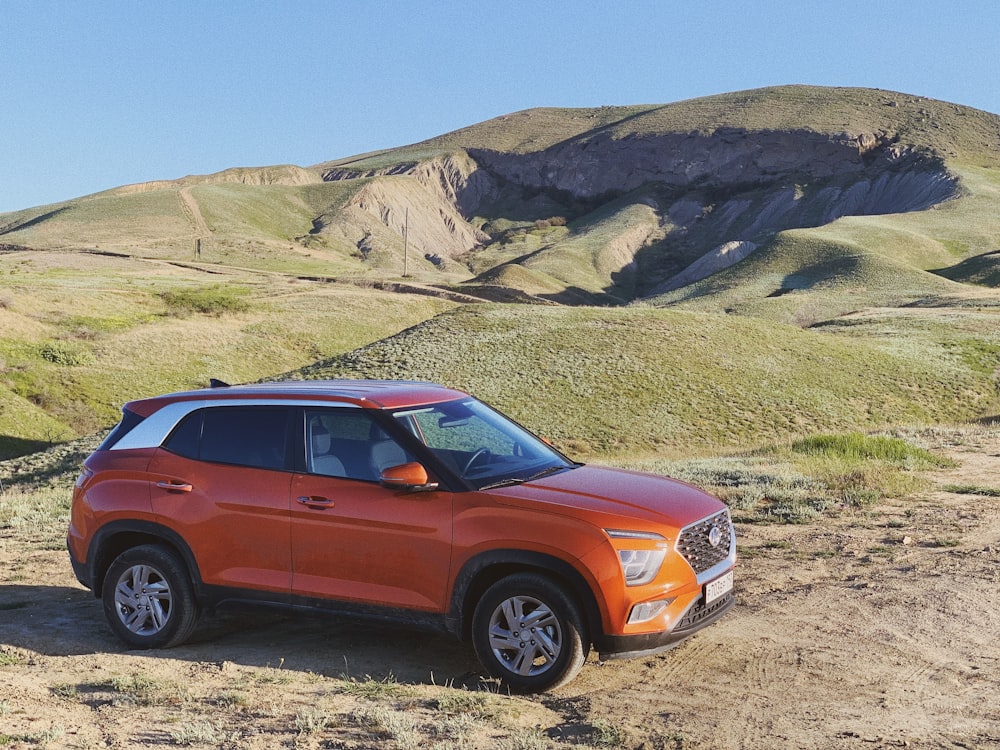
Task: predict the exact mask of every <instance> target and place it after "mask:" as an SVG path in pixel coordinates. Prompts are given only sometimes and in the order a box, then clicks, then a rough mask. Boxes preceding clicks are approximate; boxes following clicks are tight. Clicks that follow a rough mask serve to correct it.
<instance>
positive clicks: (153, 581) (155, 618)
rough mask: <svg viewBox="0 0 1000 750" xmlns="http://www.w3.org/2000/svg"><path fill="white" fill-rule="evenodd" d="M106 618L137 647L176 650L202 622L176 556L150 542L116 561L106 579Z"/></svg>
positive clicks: (123, 554)
mask: <svg viewBox="0 0 1000 750" xmlns="http://www.w3.org/2000/svg"><path fill="white" fill-rule="evenodd" d="M102 599H103V601H104V616H105V617H107V619H108V623H109V624H110V625H111V629H112V630H113V631H114V632H115V635H117V636H118V637H119V638H121V639H122V640H123V641H125V643H127V644H128V645H129V646H131V647H132V648H137V649H148V648H170V647H172V646H177V645H179V644H181V643H183V642H184V641H185V640H187V639H188V637H189V636H190V635H191V632H192V631H193V630H194V628H195V625H197V623H198V615H199V611H198V602H197V601H196V599H195V597H194V588H193V586H192V585H191V578H190V576H189V575H188V572H187V568H186V567H185V566H184V563H183V562H181V559H180V558H179V557H178V556H177V554H176V553H174V552H173V551H171V550H169V549H167V548H166V547H162V546H160V545H153V544H145V545H142V546H139V547H133V548H132V549H129V550H126V551H125V552H123V553H122V554H120V555H119V556H118V557H117V558H115V560H114V562H112V563H111V566H110V567H109V568H108V572H107V573H106V574H105V576H104V590H103V593H102Z"/></svg>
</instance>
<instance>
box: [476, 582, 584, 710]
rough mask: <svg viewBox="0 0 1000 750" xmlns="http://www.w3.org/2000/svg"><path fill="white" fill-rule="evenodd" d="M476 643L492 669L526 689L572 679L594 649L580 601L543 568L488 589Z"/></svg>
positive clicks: (509, 682)
mask: <svg viewBox="0 0 1000 750" xmlns="http://www.w3.org/2000/svg"><path fill="white" fill-rule="evenodd" d="M472 642H473V646H474V647H475V649H476V655H477V656H478V657H479V660H480V661H481V662H482V664H483V666H484V667H485V668H486V670H487V671H488V672H489V673H490V674H491V675H493V676H494V677H497V678H498V679H500V680H501V681H502V682H503V683H504V684H505V685H507V686H508V687H510V688H511V689H512V690H516V691H521V692H540V691H543V690H549V689H551V688H555V687H558V686H559V685H563V684H565V683H567V682H569V681H570V680H572V679H573V678H574V677H575V676H576V675H577V673H578V672H579V671H580V669H581V668H582V667H583V663H584V662H585V661H586V659H587V651H588V649H589V643H588V640H587V637H586V631H585V630H584V626H583V618H582V616H581V614H580V608H579V606H578V605H577V604H576V602H575V601H574V600H573V598H572V597H571V596H569V595H568V594H567V593H566V591H565V590H564V589H563V588H562V587H560V586H559V585H558V584H556V583H555V582H554V581H552V580H551V579H549V578H547V577H545V576H543V575H539V574H537V573H517V574H514V575H511V576H508V577H507V578H503V579H501V580H499V581H497V582H496V583H495V584H493V585H492V586H491V587H490V588H489V589H487V590H486V593H485V594H483V597H482V599H480V600H479V603H478V604H477V605H476V610H475V613H474V614H473V618H472Z"/></svg>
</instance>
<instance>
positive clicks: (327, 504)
mask: <svg viewBox="0 0 1000 750" xmlns="http://www.w3.org/2000/svg"><path fill="white" fill-rule="evenodd" d="M297 500H298V502H300V503H302V504H303V505H305V506H308V507H310V508H318V509H319V510H326V509H327V508H332V507H333V500H331V499H330V498H328V497H320V496H319V495H310V496H308V497H306V496H304V495H303V496H302V497H299V498H297Z"/></svg>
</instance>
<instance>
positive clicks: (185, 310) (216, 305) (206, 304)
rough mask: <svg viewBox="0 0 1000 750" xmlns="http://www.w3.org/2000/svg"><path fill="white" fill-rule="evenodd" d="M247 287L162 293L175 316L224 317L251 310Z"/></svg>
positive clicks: (208, 288) (161, 297) (213, 287)
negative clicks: (193, 314)
mask: <svg viewBox="0 0 1000 750" xmlns="http://www.w3.org/2000/svg"><path fill="white" fill-rule="evenodd" d="M248 291H249V290H247V289H246V288H245V287H233V286H224V285H221V284H219V285H216V286H211V287H205V288H203V289H178V290H169V291H165V292H160V299H162V300H163V301H164V302H165V303H166V304H167V308H168V312H169V313H171V314H174V315H188V314H191V313H201V314H203V315H216V316H218V315H222V314H223V313H235V312H245V311H247V310H249V309H250V302H249V301H248V300H247V299H246V297H247V294H248Z"/></svg>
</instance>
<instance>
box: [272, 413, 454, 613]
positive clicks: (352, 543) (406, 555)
mask: <svg viewBox="0 0 1000 750" xmlns="http://www.w3.org/2000/svg"><path fill="white" fill-rule="evenodd" d="M366 411H367V410H364V409H336V408H329V409H327V408H321V409H307V410H306V411H305V431H306V452H307V460H306V467H307V470H306V472H304V473H300V474H297V475H296V476H295V477H294V479H293V481H292V492H291V497H292V503H291V507H292V509H291V519H292V521H291V525H292V566H293V572H292V593H293V594H294V595H296V596H301V597H306V598H311V599H317V598H318V599H338V600H347V601H352V602H359V603H365V604H373V605H380V606H388V607H399V608H406V609H420V610H425V611H435V612H440V611H444V610H445V608H446V607H445V596H446V591H447V582H448V575H449V566H450V563H451V524H452V496H451V493H449V492H444V491H434V492H406V491H400V490H398V489H387V488H385V487H383V486H382V485H381V484H380V483H379V482H378V479H377V477H378V473H379V471H380V470H381V469H384V468H386V467H387V466H391V465H398V464H402V463H406V462H408V461H413V460H414V457H413V456H412V455H411V454H410V453H409V452H408V451H407V450H406V449H405V448H404V447H402V446H401V445H400V443H399V442H397V441H396V440H395V439H393V438H392V437H390V436H389V435H387V434H386V433H385V432H384V431H383V430H382V428H381V427H380V426H379V425H378V424H377V423H376V422H374V421H373V420H372V419H371V417H370V416H369V414H367V413H366Z"/></svg>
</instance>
